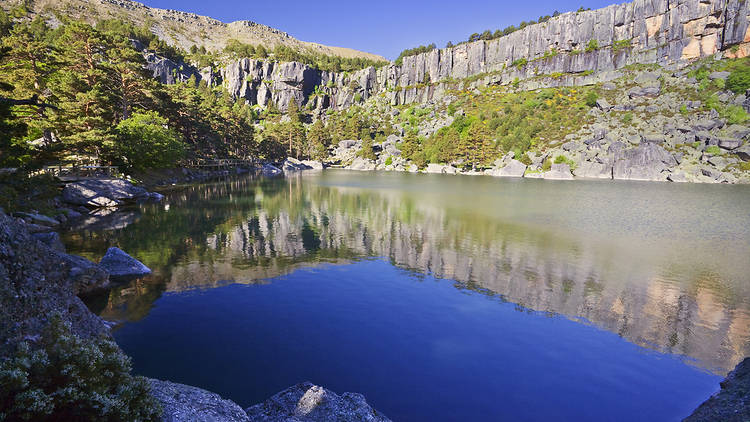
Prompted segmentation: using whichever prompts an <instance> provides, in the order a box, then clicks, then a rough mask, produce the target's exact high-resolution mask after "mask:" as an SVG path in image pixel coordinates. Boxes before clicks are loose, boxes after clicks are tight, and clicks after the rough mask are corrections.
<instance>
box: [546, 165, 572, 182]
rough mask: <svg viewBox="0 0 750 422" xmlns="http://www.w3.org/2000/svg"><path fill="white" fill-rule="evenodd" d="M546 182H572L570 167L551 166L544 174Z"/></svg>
mask: <svg viewBox="0 0 750 422" xmlns="http://www.w3.org/2000/svg"><path fill="white" fill-rule="evenodd" d="M543 177H544V178H545V179H547V180H572V179H573V175H572V174H571V173H570V165H568V164H565V163H562V164H552V168H551V169H550V171H547V172H545V173H544V176H543Z"/></svg>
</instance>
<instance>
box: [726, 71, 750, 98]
mask: <svg viewBox="0 0 750 422" xmlns="http://www.w3.org/2000/svg"><path fill="white" fill-rule="evenodd" d="M726 88H727V89H729V90H730V91H732V92H734V93H736V94H742V93H744V92H745V91H747V90H748V89H750V66H741V67H738V68H736V69H734V70H733V71H732V73H730V74H729V78H727V82H726Z"/></svg>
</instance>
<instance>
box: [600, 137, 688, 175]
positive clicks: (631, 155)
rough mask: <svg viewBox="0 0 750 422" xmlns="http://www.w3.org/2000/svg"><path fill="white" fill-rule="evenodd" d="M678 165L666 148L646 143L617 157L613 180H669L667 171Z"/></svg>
mask: <svg viewBox="0 0 750 422" xmlns="http://www.w3.org/2000/svg"><path fill="white" fill-rule="evenodd" d="M676 165H677V161H676V160H675V158H674V157H673V156H672V154H670V153H669V152H667V151H666V150H665V149H664V148H662V147H661V146H659V145H655V144H653V143H646V144H642V145H639V146H637V147H636V148H632V149H628V150H624V151H620V152H618V153H617V154H616V155H615V163H614V168H613V171H612V178H614V179H623V180H647V181H664V180H667V174H665V173H664V172H665V170H667V169H668V168H671V167H674V166H676Z"/></svg>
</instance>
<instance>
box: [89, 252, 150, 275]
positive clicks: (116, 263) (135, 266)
mask: <svg viewBox="0 0 750 422" xmlns="http://www.w3.org/2000/svg"><path fill="white" fill-rule="evenodd" d="M99 265H100V266H101V267H102V268H104V269H105V270H107V272H109V275H110V276H112V277H118V278H119V277H141V276H144V275H147V274H151V269H150V268H148V267H147V266H145V265H143V263H142V262H141V261H139V260H137V259H135V258H133V257H132V256H130V255H128V254H126V253H125V252H123V251H122V250H121V249H119V248H109V249H107V253H106V254H104V257H103V258H102V260H101V261H99Z"/></svg>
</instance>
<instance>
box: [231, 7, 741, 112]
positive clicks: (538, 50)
mask: <svg viewBox="0 0 750 422" xmlns="http://www.w3.org/2000/svg"><path fill="white" fill-rule="evenodd" d="M592 43H593V44H592ZM732 47H735V48H732ZM551 51H553V52H554V54H550V52H551ZM718 52H725V54H726V55H728V56H730V57H743V56H746V55H747V54H748V53H750V31H749V30H748V4H747V2H745V1H740V0H708V1H700V0H681V1H668V0H638V1H634V2H631V3H625V4H617V5H611V6H608V7H605V8H603V9H597V10H593V11H583V12H569V13H564V14H562V15H560V16H557V17H554V18H552V19H550V20H549V21H547V22H544V23H541V24H536V25H530V26H527V27H525V28H524V29H521V30H519V31H516V32H513V33H511V34H509V35H507V36H504V37H501V38H498V39H494V40H489V41H484V40H482V41H475V42H471V43H464V44H460V45H458V46H455V47H452V48H444V49H436V50H433V51H430V52H428V53H423V54H418V55H414V56H408V57H405V58H404V59H403V63H402V64H401V65H400V66H396V65H389V66H384V67H381V68H379V69H377V70H376V69H375V68H367V69H363V70H360V71H357V72H353V73H351V74H349V73H335V72H322V71H318V70H316V69H313V68H311V67H309V66H307V65H303V64H301V63H280V64H276V63H271V62H264V61H258V60H250V59H242V60H239V61H238V62H235V63H231V64H229V65H227V66H226V68H224V70H223V73H222V75H223V76H222V78H223V81H224V86H225V87H227V88H228V89H229V92H230V93H231V94H232V95H233V96H234V97H235V98H241V99H245V100H246V101H248V102H249V103H250V104H260V105H262V106H266V105H267V104H268V103H269V102H272V103H273V104H275V105H276V106H277V107H279V108H280V109H281V110H286V107H287V106H288V104H289V101H290V100H292V99H294V100H296V101H297V102H298V103H299V104H306V103H307V102H308V101H309V99H310V98H311V95H310V94H312V93H313V90H314V88H315V87H316V86H320V87H321V88H322V89H323V90H324V92H325V96H324V97H318V96H313V97H312V98H313V99H312V100H310V101H314V104H313V106H314V107H315V108H327V107H332V108H334V109H343V108H347V107H349V106H350V105H351V104H352V103H354V102H357V101H364V100H366V99H367V98H369V97H370V96H373V95H376V94H382V95H384V96H386V98H387V99H388V100H389V101H390V102H391V103H392V104H395V105H398V104H409V103H424V102H427V101H430V100H437V99H439V98H441V97H442V96H443V95H444V93H445V91H446V88H447V87H448V86H449V85H448V84H447V82H449V81H451V80H460V79H465V78H469V77H475V78H478V81H477V83H479V84H509V83H511V82H513V81H514V80H517V79H520V80H525V79H529V78H532V77H538V76H541V77H544V75H552V74H556V75H561V76H558V77H555V78H546V79H545V78H542V79H543V81H542V82H541V83H540V86H539V87H543V86H569V85H576V84H589V83H595V82H599V81H604V80H609V79H613V78H615V77H617V72H616V71H617V70H618V69H620V68H622V67H624V66H628V65H632V64H638V63H640V64H652V63H659V64H661V65H666V66H680V65H682V64H684V63H686V62H687V61H690V60H696V59H700V58H703V57H708V56H712V55H714V54H716V53H718ZM521 59H526V60H527V62H528V63H527V64H525V65H520V66H518V65H515V66H514V65H513V64H514V63H518V62H517V60H521ZM584 72H586V73H584ZM591 72H594V73H593V74H592V73H591ZM425 81H428V82H430V83H431V84H427V85H425ZM440 82H446V83H440Z"/></svg>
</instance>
